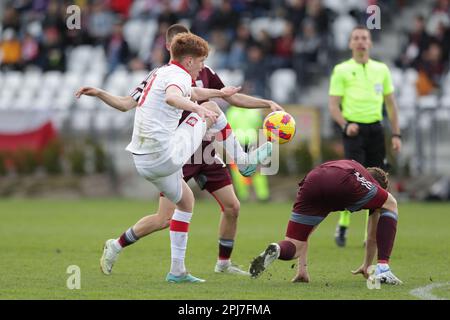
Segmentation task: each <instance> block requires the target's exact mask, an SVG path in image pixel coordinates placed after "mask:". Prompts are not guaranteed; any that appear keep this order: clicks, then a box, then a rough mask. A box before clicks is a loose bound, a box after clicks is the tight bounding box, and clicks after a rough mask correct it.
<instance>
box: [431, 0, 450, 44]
mask: <svg viewBox="0 0 450 320" xmlns="http://www.w3.org/2000/svg"><path fill="white" fill-rule="evenodd" d="M440 23H443V24H444V26H445V27H446V28H447V27H449V26H450V0H437V1H436V5H435V7H434V9H433V11H432V13H431V16H430V18H429V20H428V24H427V31H428V33H429V34H430V35H432V36H434V35H436V34H437V32H438V26H439V24H440Z"/></svg>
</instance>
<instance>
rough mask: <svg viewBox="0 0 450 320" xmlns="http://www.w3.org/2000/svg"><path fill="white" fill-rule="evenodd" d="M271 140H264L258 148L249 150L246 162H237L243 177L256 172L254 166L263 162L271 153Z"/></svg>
mask: <svg viewBox="0 0 450 320" xmlns="http://www.w3.org/2000/svg"><path fill="white" fill-rule="evenodd" d="M272 148H273V147H272V142H265V143H264V144H263V145H261V146H260V147H259V148H257V149H255V150H253V151H250V152H249V153H248V157H247V160H246V162H243V163H238V164H237V166H238V168H239V172H240V173H241V174H242V175H243V176H244V177H249V176H251V175H253V174H254V173H255V172H256V167H257V166H258V165H259V164H263V163H264V162H265V161H266V160H267V159H268V158H270V156H271V155H272Z"/></svg>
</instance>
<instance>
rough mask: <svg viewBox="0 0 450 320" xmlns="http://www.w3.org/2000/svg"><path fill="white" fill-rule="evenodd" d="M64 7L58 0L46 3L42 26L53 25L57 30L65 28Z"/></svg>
mask: <svg viewBox="0 0 450 320" xmlns="http://www.w3.org/2000/svg"><path fill="white" fill-rule="evenodd" d="M65 9H66V7H65V6H62V5H61V4H60V2H59V1H57V0H52V1H50V2H49V3H48V6H47V10H46V12H45V19H44V21H43V27H44V28H46V27H55V28H57V29H58V30H61V31H62V30H65V29H66V21H65V15H66V10H65Z"/></svg>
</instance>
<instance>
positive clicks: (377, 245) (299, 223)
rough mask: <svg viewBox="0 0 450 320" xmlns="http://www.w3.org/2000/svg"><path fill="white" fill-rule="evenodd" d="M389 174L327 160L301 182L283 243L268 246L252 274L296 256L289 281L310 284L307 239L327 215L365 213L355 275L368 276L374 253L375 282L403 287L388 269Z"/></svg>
mask: <svg viewBox="0 0 450 320" xmlns="http://www.w3.org/2000/svg"><path fill="white" fill-rule="evenodd" d="M387 187H388V178H387V174H386V173H385V172H384V171H383V170H381V169H380V168H375V167H373V168H367V169H366V168H364V167H363V166H362V165H361V164H359V163H358V162H356V161H354V160H337V161H330V162H326V163H324V164H322V165H320V166H318V167H316V168H314V169H313V170H312V171H310V172H309V173H308V174H307V175H306V177H305V178H304V179H303V180H302V181H301V182H300V184H299V189H298V193H297V199H296V201H295V203H294V206H293V209H292V215H291V218H290V220H289V223H288V226H287V231H286V237H285V240H282V241H279V242H278V243H271V244H270V245H269V246H268V247H267V248H266V250H264V252H262V253H261V254H260V255H259V256H258V257H256V258H255V259H254V260H253V262H252V263H251V265H250V274H251V276H252V277H253V278H256V277H258V276H259V275H260V274H261V273H262V272H263V271H264V270H265V269H266V268H267V267H268V266H269V265H270V264H271V263H272V262H274V261H275V260H276V259H280V260H292V259H295V258H298V272H297V275H296V276H295V277H294V278H293V279H292V281H293V282H309V281H310V277H309V273H308V267H307V255H308V237H309V235H310V234H311V233H312V232H313V231H314V230H315V229H316V228H317V226H318V225H319V224H320V222H321V221H322V220H323V219H325V218H326V217H327V216H328V214H329V213H330V212H333V211H339V210H344V209H348V210H349V211H351V212H354V211H358V210H360V209H369V212H370V217H369V224H368V227H367V234H368V238H367V245H366V252H365V257H364V262H363V264H362V265H361V266H360V267H359V268H358V269H357V270H356V271H352V273H353V274H363V275H364V277H366V278H368V277H369V270H368V269H369V267H370V266H371V265H372V261H373V259H374V257H375V253H376V252H377V249H378V263H377V266H376V268H375V275H374V277H375V279H378V280H379V281H380V282H381V283H388V284H401V283H402V281H400V280H399V279H398V278H397V277H396V276H395V275H394V274H393V273H392V271H391V270H390V268H389V258H390V255H391V252H392V248H393V246H394V239H395V234H396V230H397V220H398V208H397V201H396V200H395V198H394V197H393V196H392V194H390V193H389V192H388V191H386V189H387Z"/></svg>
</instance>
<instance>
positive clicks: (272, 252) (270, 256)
mask: <svg viewBox="0 0 450 320" xmlns="http://www.w3.org/2000/svg"><path fill="white" fill-rule="evenodd" d="M280 250H281V249H280V246H279V245H278V243H271V244H269V246H268V247H267V248H266V250H264V251H263V252H261V254H260V255H259V256H257V257H256V258H255V259H253V261H252V263H251V264H250V275H251V276H252V278H257V277H259V276H260V275H261V274H262V273H263V272H264V270H266V269H267V267H268V266H269V265H270V264H271V263H272V262H274V261H275V260H277V259H278V257H279V256H280Z"/></svg>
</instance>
